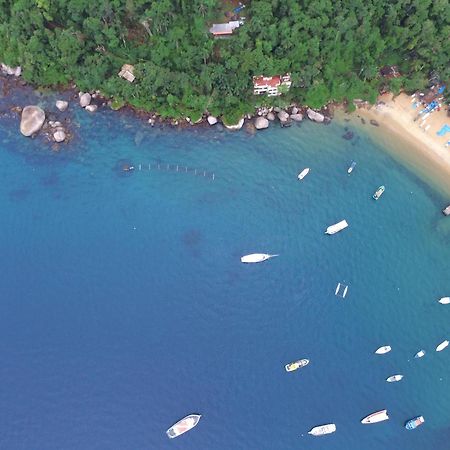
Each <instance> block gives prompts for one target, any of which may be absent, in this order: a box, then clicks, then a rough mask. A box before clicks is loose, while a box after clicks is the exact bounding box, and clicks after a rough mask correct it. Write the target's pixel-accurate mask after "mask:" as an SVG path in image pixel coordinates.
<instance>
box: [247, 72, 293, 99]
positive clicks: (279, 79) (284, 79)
mask: <svg viewBox="0 0 450 450" xmlns="http://www.w3.org/2000/svg"><path fill="white" fill-rule="evenodd" d="M291 85H292V81H291V75H290V74H289V73H286V74H285V75H275V76H273V77H265V76H263V75H260V76H259V77H253V93H254V94H255V95H260V94H267V96H268V97H273V96H275V95H281V94H282V93H283V91H287V90H288V89H289V88H290V87H291ZM281 86H283V88H282V89H279V88H280V87H281Z"/></svg>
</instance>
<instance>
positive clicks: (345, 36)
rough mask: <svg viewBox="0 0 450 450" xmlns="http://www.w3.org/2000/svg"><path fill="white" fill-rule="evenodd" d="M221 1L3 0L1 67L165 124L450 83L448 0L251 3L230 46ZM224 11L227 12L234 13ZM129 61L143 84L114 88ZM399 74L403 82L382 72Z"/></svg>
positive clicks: (281, 0) (124, 83)
mask: <svg viewBox="0 0 450 450" xmlns="http://www.w3.org/2000/svg"><path fill="white" fill-rule="evenodd" d="M230 4H231V3H230V2H228V1H225V0H151V1H149V0H97V1H95V2H92V1H91V0H14V1H11V0H0V61H3V62H5V63H6V64H9V65H20V66H22V68H23V77H24V78H25V79H26V80H27V81H29V82H31V83H34V84H36V85H39V86H52V85H59V84H67V83H69V82H75V83H76V84H77V86H79V87H80V88H81V89H89V90H94V89H99V90H100V91H102V92H103V93H104V94H105V95H106V96H109V97H113V98H114V99H115V101H116V103H118V104H121V103H123V102H126V103H129V104H131V105H133V106H135V107H139V108H142V109H145V110H149V111H156V112H158V113H160V114H161V115H163V116H165V117H175V118H178V117H182V116H189V117H191V118H198V117H200V115H201V114H202V113H203V112H204V111H205V110H206V109H207V110H209V111H211V112H212V113H214V114H225V115H228V116H229V117H230V116H233V117H236V116H238V115H240V114H242V113H244V112H250V111H252V110H253V108H254V106H257V105H260V104H268V103H276V102H288V101H292V100H296V101H298V102H300V103H303V104H307V105H309V106H311V107H314V108H319V107H321V106H323V105H324V104H326V103H327V102H329V101H337V102H342V101H344V100H347V101H351V100H353V99H355V98H362V99H367V100H371V101H373V100H374V99H375V98H376V95H377V93H378V91H379V89H380V87H381V86H382V85H387V87H389V84H390V83H392V86H391V88H392V89H398V88H399V86H402V87H405V88H407V89H409V90H413V89H418V88H422V87H424V85H425V84H426V83H427V79H428V76H429V73H430V72H432V71H433V72H436V73H438V74H439V75H440V77H441V79H442V80H444V81H445V80H447V81H448V80H449V79H450V65H449V61H450V39H449V36H450V7H449V2H448V0H364V1H363V0H352V1H349V0H314V1H307V0H252V1H247V2H246V8H245V9H244V10H243V11H242V12H241V13H244V14H243V15H245V16H246V19H245V22H244V25H242V26H241V27H240V28H239V29H237V30H235V31H234V33H233V35H232V36H231V37H230V38H227V39H215V38H214V37H213V36H212V35H211V34H210V33H209V32H208V28H209V27H210V26H211V24H212V23H213V22H225V21H227V20H228V19H226V17H225V14H224V13H225V12H227V11H226V9H227V8H228V10H230V9H232V6H230ZM227 5H228V6H227ZM124 63H130V64H133V65H134V66H135V75H136V80H135V82H134V83H132V84H130V83H128V82H127V81H125V80H123V79H120V78H118V76H117V74H118V72H119V70H120V68H121V66H122V64H124ZM385 65H396V66H397V67H398V68H399V71H400V73H401V74H402V78H401V79H398V78H397V79H393V80H391V81H390V80H387V79H383V78H382V77H381V76H380V68H381V67H383V66H385ZM286 72H289V73H291V74H292V79H293V85H292V88H291V89H290V91H289V92H288V93H286V94H285V95H283V98H282V99H281V98H276V99H268V98H267V97H264V96H258V97H255V96H253V94H252V77H253V76H255V75H261V74H264V75H265V76H271V75H276V74H284V73H286Z"/></svg>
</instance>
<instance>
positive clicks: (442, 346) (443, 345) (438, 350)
mask: <svg viewBox="0 0 450 450" xmlns="http://www.w3.org/2000/svg"><path fill="white" fill-rule="evenodd" d="M448 344H449V342H448V341H444V342H441V343H440V344H439V345H438V346H437V347H436V351H437V352H442V350H444V348H446V347H447V346H448Z"/></svg>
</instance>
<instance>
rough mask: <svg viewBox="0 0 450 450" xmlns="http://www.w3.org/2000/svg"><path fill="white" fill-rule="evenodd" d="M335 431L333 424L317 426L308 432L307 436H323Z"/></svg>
mask: <svg viewBox="0 0 450 450" xmlns="http://www.w3.org/2000/svg"><path fill="white" fill-rule="evenodd" d="M335 431H336V425H335V424H334V423H328V424H326V425H319V426H317V427H314V428H312V429H311V431H308V434H312V435H313V436H323V435H324V434H330V433H334V432H335Z"/></svg>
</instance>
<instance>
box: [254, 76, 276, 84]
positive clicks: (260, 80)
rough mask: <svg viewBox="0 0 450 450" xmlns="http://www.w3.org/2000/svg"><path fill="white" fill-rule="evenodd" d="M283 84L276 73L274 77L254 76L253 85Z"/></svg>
mask: <svg viewBox="0 0 450 450" xmlns="http://www.w3.org/2000/svg"><path fill="white" fill-rule="evenodd" d="M280 84H281V78H280V76H279V75H276V76H274V77H264V76H262V75H261V76H260V77H254V78H253V85H254V86H255V87H256V86H271V87H277V86H279V85H280Z"/></svg>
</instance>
